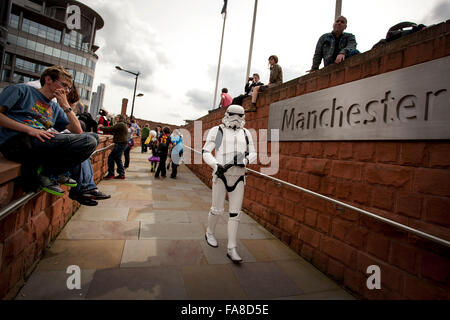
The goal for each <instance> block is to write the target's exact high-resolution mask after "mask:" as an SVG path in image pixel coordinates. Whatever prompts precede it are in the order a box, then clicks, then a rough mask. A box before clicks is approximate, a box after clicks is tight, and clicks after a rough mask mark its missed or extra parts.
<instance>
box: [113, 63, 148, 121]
mask: <svg viewBox="0 0 450 320" xmlns="http://www.w3.org/2000/svg"><path fill="white" fill-rule="evenodd" d="M116 69H117V70H120V71H125V72H128V73H131V74H133V75H135V76H136V80H135V82H134V92H133V103H132V104H131V116H130V118H131V117H132V116H133V111H134V99H135V98H136V86H137V81H138V77H139V74H140V73H139V71H138V72H137V73H136V72H132V71H129V70H125V69H122V68H121V67H120V66H116ZM143 95H144V94H143V93H139V94H138V97H142V96H143Z"/></svg>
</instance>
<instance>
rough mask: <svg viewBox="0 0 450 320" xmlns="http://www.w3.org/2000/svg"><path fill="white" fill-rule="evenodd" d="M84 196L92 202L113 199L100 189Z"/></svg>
mask: <svg viewBox="0 0 450 320" xmlns="http://www.w3.org/2000/svg"><path fill="white" fill-rule="evenodd" d="M82 196H83V197H84V198H89V199H92V200H105V199H109V198H111V196H110V195H109V194H105V193H103V192H101V191H100V190H98V189H93V190H89V191H86V192H84V193H83V194H82Z"/></svg>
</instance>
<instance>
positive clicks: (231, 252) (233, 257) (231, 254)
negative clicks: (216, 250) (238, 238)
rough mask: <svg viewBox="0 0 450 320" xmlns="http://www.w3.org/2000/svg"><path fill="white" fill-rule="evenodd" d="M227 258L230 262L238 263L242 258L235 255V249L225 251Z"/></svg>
mask: <svg viewBox="0 0 450 320" xmlns="http://www.w3.org/2000/svg"><path fill="white" fill-rule="evenodd" d="M227 257H228V258H230V259H231V261H233V262H235V263H238V262H241V261H242V258H241V257H240V256H239V254H238V253H237V249H236V248H231V249H228V250H227Z"/></svg>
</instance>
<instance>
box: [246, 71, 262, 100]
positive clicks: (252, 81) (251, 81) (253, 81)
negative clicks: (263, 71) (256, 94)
mask: <svg viewBox="0 0 450 320" xmlns="http://www.w3.org/2000/svg"><path fill="white" fill-rule="evenodd" d="M263 85H264V83H262V82H261V81H259V74H257V73H254V74H253V77H249V78H248V81H247V84H246V85H245V94H246V95H247V96H251V95H252V92H253V88H254V87H256V86H263Z"/></svg>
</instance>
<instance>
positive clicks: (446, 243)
mask: <svg viewBox="0 0 450 320" xmlns="http://www.w3.org/2000/svg"><path fill="white" fill-rule="evenodd" d="M185 147H186V148H189V149H191V150H192V151H194V152H197V153H200V154H201V152H200V151H197V150H195V149H192V148H190V147H188V146H186V145H185ZM247 170H248V171H250V172H251V173H253V174H257V175H260V176H263V177H265V178H267V179H270V180H273V181H275V182H277V183H281V184H284V185H286V186H288V187H291V188H294V189H297V190H300V191H303V192H306V193H308V194H311V195H313V196H315V197H318V198H321V199H324V200H327V201H330V202H332V203H335V204H337V205H339V206H342V207H345V208H347V209H350V210H353V211H356V212H359V213H362V214H364V215H366V216H369V217H371V218H374V219H376V220H380V221H382V222H384V223H387V224H390V225H391V226H394V227H397V228H400V229H402V230H405V231H408V232H411V233H413V234H415V235H417V236H419V237H422V238H426V239H428V240H431V241H434V242H436V243H439V244H441V245H444V246H446V247H449V248H450V241H447V240H445V239H442V238H439V237H436V236H434V235H431V234H428V233H426V232H423V231H420V230H417V229H414V228H411V227H408V226H405V225H404V224H401V223H398V222H396V221H393V220H390V219H387V218H384V217H382V216H379V215H377V214H374V213H372V212H369V211H366V210H363V209H360V208H357V207H354V206H352V205H349V204H347V203H345V202H342V201H339V200H336V199H333V198H330V197H327V196H324V195H323V194H320V193H317V192H314V191H311V190H309V189H305V188H302V187H299V186H297V185H295V184H292V183H289V182H286V181H284V180H280V179H277V178H274V177H271V176H269V175H266V174H264V173H261V172H258V171H255V170H252V169H249V168H247Z"/></svg>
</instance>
